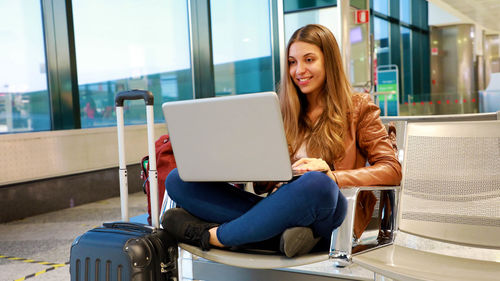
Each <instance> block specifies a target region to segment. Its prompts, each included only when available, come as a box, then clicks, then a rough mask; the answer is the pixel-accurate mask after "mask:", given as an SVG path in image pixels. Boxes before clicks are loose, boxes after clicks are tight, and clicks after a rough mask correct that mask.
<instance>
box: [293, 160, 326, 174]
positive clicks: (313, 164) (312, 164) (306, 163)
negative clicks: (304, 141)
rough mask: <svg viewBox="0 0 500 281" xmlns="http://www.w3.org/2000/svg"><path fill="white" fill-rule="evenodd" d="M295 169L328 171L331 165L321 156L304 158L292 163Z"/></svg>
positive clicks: (301, 170)
mask: <svg viewBox="0 0 500 281" xmlns="http://www.w3.org/2000/svg"><path fill="white" fill-rule="evenodd" d="M292 169H293V170H294V171H300V172H305V171H328V170H329V169H330V167H329V166H328V164H326V162H325V161H324V160H323V159H320V158H302V159H300V160H298V161H296V162H295V163H294V164H293V165H292Z"/></svg>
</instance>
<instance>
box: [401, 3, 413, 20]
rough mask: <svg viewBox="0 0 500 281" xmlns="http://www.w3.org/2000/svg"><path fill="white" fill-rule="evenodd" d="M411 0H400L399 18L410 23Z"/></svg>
mask: <svg viewBox="0 0 500 281" xmlns="http://www.w3.org/2000/svg"><path fill="white" fill-rule="evenodd" d="M410 1H411V0H400V2H399V5H400V6H399V20H400V21H403V22H406V23H410V9H411V8H410V7H411V3H410Z"/></svg>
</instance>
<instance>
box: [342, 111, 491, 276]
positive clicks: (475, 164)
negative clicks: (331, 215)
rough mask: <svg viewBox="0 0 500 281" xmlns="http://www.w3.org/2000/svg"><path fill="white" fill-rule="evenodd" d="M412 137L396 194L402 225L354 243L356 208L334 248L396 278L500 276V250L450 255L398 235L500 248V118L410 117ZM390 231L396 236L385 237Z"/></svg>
mask: <svg viewBox="0 0 500 281" xmlns="http://www.w3.org/2000/svg"><path fill="white" fill-rule="evenodd" d="M405 142H406V143H405V146H404V147H405V157H404V163H403V181H402V184H401V189H400V190H399V192H396V193H395V196H394V198H389V199H391V200H395V202H394V205H393V207H394V210H391V212H390V213H389V217H391V218H397V220H396V221H395V223H394V225H390V227H388V228H386V229H383V228H381V229H380V231H379V235H378V236H377V239H376V240H378V241H376V242H378V243H374V244H372V245H371V246H369V247H368V248H366V247H365V248H363V246H365V245H363V243H356V241H355V242H354V244H353V245H352V248H351V247H349V246H350V245H349V241H352V236H351V237H348V235H349V233H352V230H350V231H351V232H349V229H352V225H350V223H351V220H352V218H351V216H354V211H352V212H350V213H348V217H347V218H346V220H345V221H344V223H343V225H342V226H341V227H340V228H339V229H338V232H339V233H338V234H337V237H336V238H337V243H336V244H335V245H334V246H333V250H334V251H333V252H334V253H333V256H334V257H336V258H337V260H338V261H340V264H341V265H348V264H349V263H350V261H351V260H352V262H354V263H355V264H358V265H361V266H363V267H365V268H367V269H369V270H371V271H374V272H376V273H377V274H380V275H382V276H385V277H389V278H392V279H396V280H498V278H499V276H500V264H499V262H498V258H497V259H496V260H482V259H476V258H472V257H470V258H467V257H456V256H451V255H443V254H438V253H434V252H429V251H424V249H422V245H413V246H412V247H407V246H408V245H396V244H394V243H393V241H391V240H393V239H394V237H395V236H396V235H397V234H398V231H401V232H405V233H408V234H410V235H416V236H420V237H425V238H427V239H429V240H438V241H443V242H447V243H452V244H458V245H463V246H464V247H466V248H464V251H468V250H469V249H475V248H486V249H496V250H498V249H500V239H499V238H498V237H500V208H499V207H498V206H500V121H471V122H447V123H440V122H432V123H410V124H408V127H407V131H406V138H405ZM357 190H359V188H352V189H350V190H345V191H343V192H346V193H351V194H355V193H356V192H357ZM395 190H396V191H397V190H398V189H397V188H396V189H395ZM398 193H399V194H398ZM351 200H355V196H354V195H353V196H351ZM381 201H384V200H381ZM354 202H355V201H354ZM382 225H383V224H382ZM340 238H342V239H340ZM384 239H386V240H389V241H390V242H389V243H385V244H384V245H380V241H381V240H384ZM377 244H379V245H377ZM374 245H375V246H374ZM357 247H358V248H359V249H360V250H359V251H356V249H357ZM367 249H369V250H371V251H367Z"/></svg>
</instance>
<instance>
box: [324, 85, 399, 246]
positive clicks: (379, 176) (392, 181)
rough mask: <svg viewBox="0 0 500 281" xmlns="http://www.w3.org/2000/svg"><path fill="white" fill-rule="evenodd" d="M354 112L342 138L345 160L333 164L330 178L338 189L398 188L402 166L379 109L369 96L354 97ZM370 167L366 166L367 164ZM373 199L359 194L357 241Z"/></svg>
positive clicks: (369, 215) (370, 214) (369, 193)
mask: <svg viewBox="0 0 500 281" xmlns="http://www.w3.org/2000/svg"><path fill="white" fill-rule="evenodd" d="M352 100H353V112H352V113H350V114H349V115H348V122H349V127H348V129H347V134H346V136H345V138H344V144H345V156H344V158H343V159H342V160H341V161H337V162H335V163H334V167H335V171H333V174H334V176H335V178H336V181H337V184H338V185H339V187H340V188H342V187H348V186H374V185H399V184H400V182H401V165H400V163H399V161H398V160H397V158H396V154H395V152H394V148H393V143H392V142H391V140H390V139H389V136H388V133H387V129H386V128H385V126H384V125H383V124H382V121H381V120H380V117H379V116H380V109H379V108H378V106H376V105H375V104H374V103H373V102H372V100H371V97H370V95H369V94H353V96H352ZM367 162H368V163H369V164H370V165H369V166H367V165H366V163H367ZM375 203H376V198H375V196H374V195H373V193H372V192H361V193H360V194H359V196H358V205H357V206H356V217H355V219H354V234H355V235H356V237H360V236H361V233H363V231H364V230H365V228H366V227H367V226H368V223H369V222H370V219H371V216H372V213H373V210H374V208H375Z"/></svg>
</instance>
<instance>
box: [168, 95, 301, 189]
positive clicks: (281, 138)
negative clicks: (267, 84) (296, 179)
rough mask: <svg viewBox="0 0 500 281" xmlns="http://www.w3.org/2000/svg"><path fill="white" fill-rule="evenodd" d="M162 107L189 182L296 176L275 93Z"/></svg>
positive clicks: (179, 164) (179, 166) (181, 171)
mask: <svg viewBox="0 0 500 281" xmlns="http://www.w3.org/2000/svg"><path fill="white" fill-rule="evenodd" d="M162 107H163V113H164V115H165V121H166V123H167V128H168V133H169V135H170V140H171V142H172V149H173V151H174V156H175V160H176V163H177V169H178V171H179V175H180V177H181V179H183V180H184V181H228V182H245V181H286V180H290V179H291V178H292V169H291V164H290V158H289V155H288V145H287V142H286V137H285V132H284V129H283V120H282V116H281V111H280V106H279V101H278V97H277V95H276V94H275V93H273V92H264V93H254V94H245V95H237V96H225V97H215V98H205V99H198V100H187V101H176V102H167V103H164V104H163V106H162Z"/></svg>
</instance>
